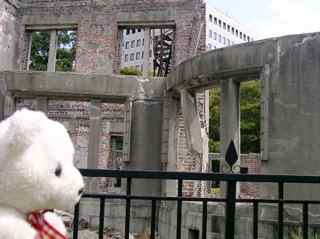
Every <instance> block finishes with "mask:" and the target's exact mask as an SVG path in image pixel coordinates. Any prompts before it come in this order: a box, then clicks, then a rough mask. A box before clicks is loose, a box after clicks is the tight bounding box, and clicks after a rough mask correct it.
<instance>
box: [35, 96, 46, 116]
mask: <svg viewBox="0 0 320 239" xmlns="http://www.w3.org/2000/svg"><path fill="white" fill-rule="evenodd" d="M37 110H40V111H42V112H43V113H47V112H48V98H47V97H37Z"/></svg>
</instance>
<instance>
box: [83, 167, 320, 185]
mask: <svg viewBox="0 0 320 239" xmlns="http://www.w3.org/2000/svg"><path fill="white" fill-rule="evenodd" d="M80 172H81V174H82V175H83V176H84V177H93V178H102V177H105V178H115V177H118V178H119V177H121V178H145V179H146V178H149V179H165V180H179V179H182V180H196V181H211V180H215V181H237V182H260V183H263V182H264V183H281V182H282V183H310V184H318V183H320V176H296V175H263V174H217V173H194V172H159V171H129V170H128V171H126V170H103V169H80Z"/></svg>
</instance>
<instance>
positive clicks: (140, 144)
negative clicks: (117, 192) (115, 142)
mask: <svg viewBox="0 0 320 239" xmlns="http://www.w3.org/2000/svg"><path fill="white" fill-rule="evenodd" d="M161 125H162V102H161V101H160V100H148V99H138V100H135V101H133V115H132V123H131V126H132V127H131V157H130V163H129V169H132V170H161V132H162V129H161ZM160 191H161V184H160V180H150V179H139V180H137V179H135V180H133V184H132V192H133V194H137V195H148V196H152V195H154V196H155V195H160V193H161V192H160Z"/></svg>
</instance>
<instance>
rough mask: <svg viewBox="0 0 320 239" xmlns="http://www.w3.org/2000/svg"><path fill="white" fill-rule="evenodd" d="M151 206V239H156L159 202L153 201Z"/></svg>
mask: <svg viewBox="0 0 320 239" xmlns="http://www.w3.org/2000/svg"><path fill="white" fill-rule="evenodd" d="M151 204H152V205H151V233H150V239H155V231H156V209H157V201H156V200H152V202H151Z"/></svg>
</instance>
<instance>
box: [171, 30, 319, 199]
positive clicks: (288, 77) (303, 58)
mask: <svg viewBox="0 0 320 239" xmlns="http://www.w3.org/2000/svg"><path fill="white" fill-rule="evenodd" d="M319 69H320V33H311V34H303V35H294V36H286V37H281V38H275V39H267V40H263V41H258V42H253V43H248V44H243V45H239V46H234V47H230V48H225V49H220V50H214V51H211V52H208V53H206V54H203V55H201V56H198V57H195V58H193V59H190V60H187V61H185V62H183V63H182V64H181V65H179V66H177V67H176V68H175V69H174V71H173V72H172V73H171V75H170V76H169V77H168V81H167V90H180V89H189V90H193V89H202V88H206V87H210V86H212V85H213V84H217V82H219V81H224V80H230V79H231V78H232V80H233V81H235V82H237V81H238V80H240V81H241V80H246V79H248V78H258V79H259V78H260V79H261V81H262V102H263V103H262V120H263V121H262V154H263V156H262V157H263V160H264V161H263V165H262V171H263V173H271V174H296V175H318V174H319V173H320V159H319V155H320V138H319V135H320V107H319V103H320V94H319V92H320V70H319ZM235 99H236V98H235ZM237 104H238V103H237ZM222 110H223V109H222ZM225 110H226V109H225ZM229 113H230V114H229V115H232V112H229ZM233 115H234V114H233ZM222 123H223V122H222ZM229 126H230V125H229ZM316 194H318V193H317V190H313V189H312V188H308V189H303V188H297V187H294V186H292V187H291V188H290V190H288V196H290V195H294V196H295V197H297V196H298V195H302V196H307V197H308V198H309V199H310V198H312V197H313V196H314V195H316Z"/></svg>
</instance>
